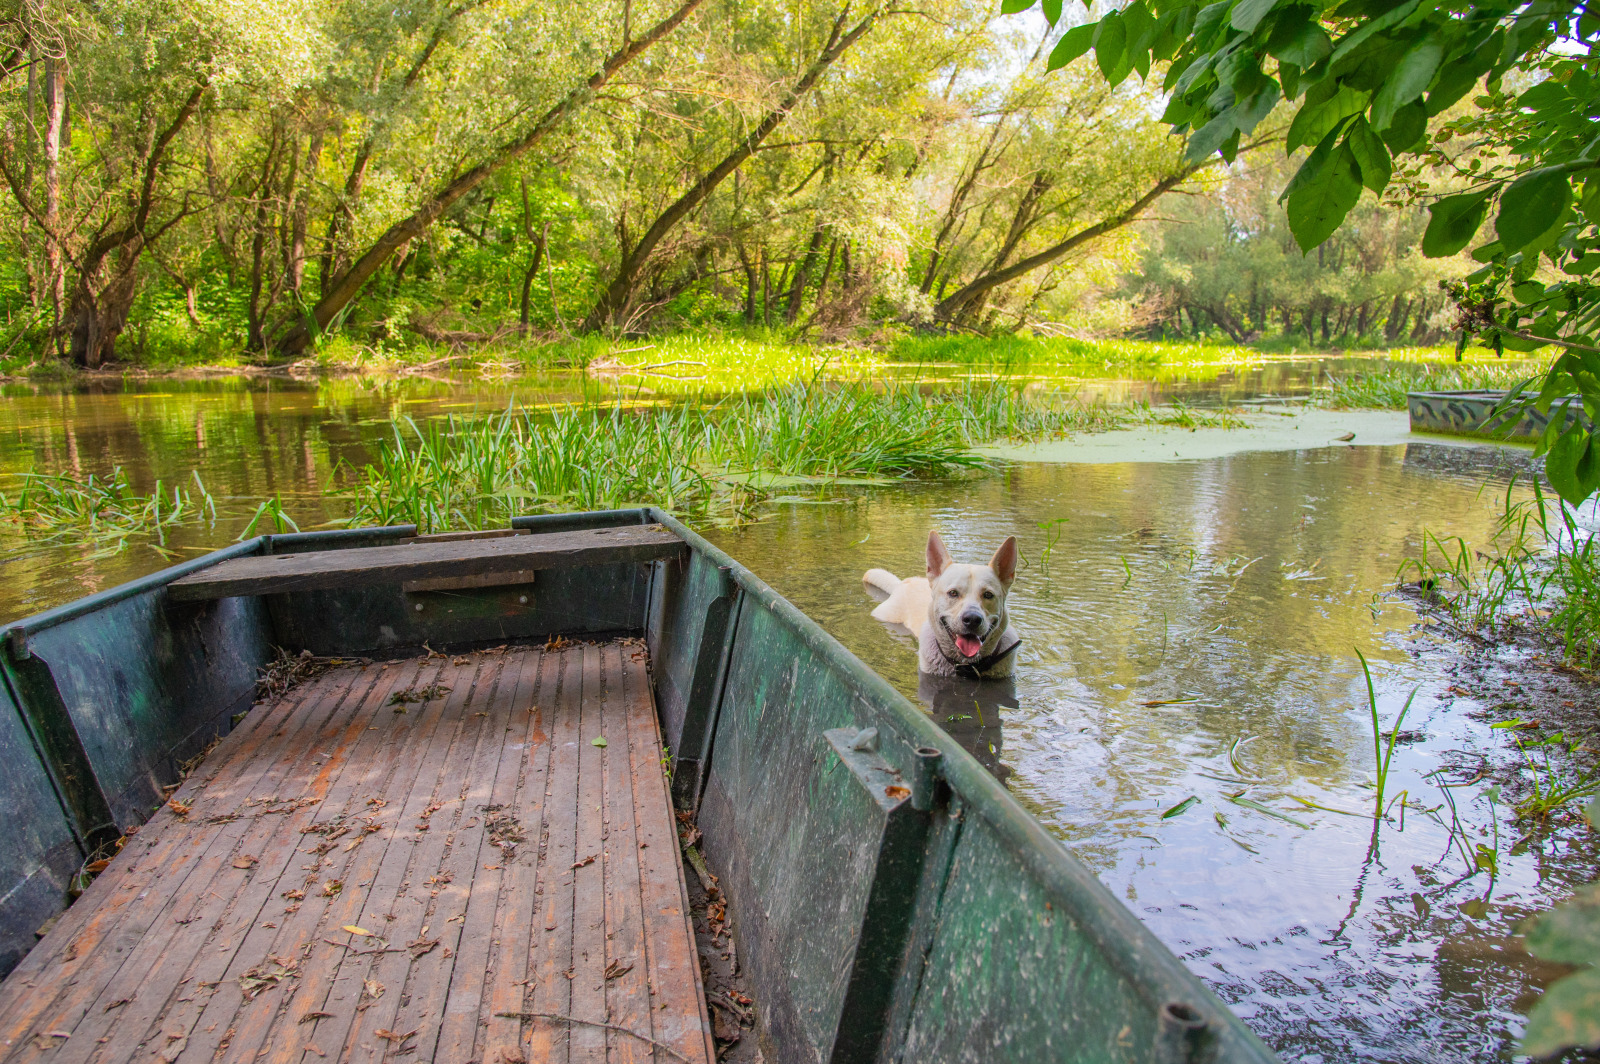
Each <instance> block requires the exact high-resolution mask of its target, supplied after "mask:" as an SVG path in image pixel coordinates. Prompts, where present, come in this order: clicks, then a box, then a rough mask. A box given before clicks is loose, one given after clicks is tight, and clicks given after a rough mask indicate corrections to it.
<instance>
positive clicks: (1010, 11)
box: [1000, 0, 1034, 15]
mask: <svg viewBox="0 0 1600 1064" xmlns="http://www.w3.org/2000/svg"><path fill="white" fill-rule="evenodd" d="M1033 5H1034V0H1000V13H1001V14H1002V15H1015V14H1017V13H1018V12H1020V11H1026V10H1028V8H1030V7H1032V6H1033Z"/></svg>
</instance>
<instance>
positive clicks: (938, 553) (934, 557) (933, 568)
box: [928, 530, 950, 580]
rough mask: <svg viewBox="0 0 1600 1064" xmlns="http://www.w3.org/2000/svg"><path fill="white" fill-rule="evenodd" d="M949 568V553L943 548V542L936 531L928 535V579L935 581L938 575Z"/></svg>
mask: <svg viewBox="0 0 1600 1064" xmlns="http://www.w3.org/2000/svg"><path fill="white" fill-rule="evenodd" d="M948 568H950V552H949V551H947V550H945V548H944V540H942V539H940V538H939V533H938V531H937V530H932V531H929V533H928V579H929V580H937V579H939V574H940V573H943V572H944V571H945V570H946V569H948Z"/></svg>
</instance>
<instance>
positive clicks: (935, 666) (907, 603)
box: [861, 531, 1018, 677]
mask: <svg viewBox="0 0 1600 1064" xmlns="http://www.w3.org/2000/svg"><path fill="white" fill-rule="evenodd" d="M1016 576H1017V541H1016V538H1015V537H1013V536H1007V537H1006V541H1005V542H1004V543H1002V544H1000V549H999V550H997V551H995V552H994V557H992V558H990V559H989V564H988V565H967V564H965V563H962V562H957V561H954V560H952V559H951V557H950V552H949V551H948V550H946V549H945V545H944V540H942V539H940V538H939V533H938V532H936V531H935V532H929V533H928V575H927V576H926V577H921V576H913V577H908V578H906V579H904V580H902V579H900V578H899V577H897V576H895V575H894V574H893V573H891V572H888V571H886V570H883V569H869V570H867V572H866V575H864V576H863V577H862V578H861V582H862V583H863V584H864V585H866V588H867V591H868V593H869V594H872V595H873V596H874V597H876V598H881V599H882V601H881V602H879V603H878V606H877V608H876V609H874V610H873V611H872V616H874V617H876V618H877V619H878V620H880V621H883V622H884V623H886V624H894V625H899V626H901V627H902V628H905V629H906V630H907V631H909V632H913V633H915V634H916V636H917V663H918V665H919V666H920V668H921V669H922V671H923V672H925V673H928V674H930V675H933V676H959V675H962V674H963V672H967V674H969V675H970V670H972V669H973V668H975V667H976V666H978V665H979V663H982V662H986V661H987V662H989V664H988V665H987V666H986V667H983V668H981V669H980V670H979V672H980V674H981V675H982V676H985V677H1001V676H1010V675H1011V669H1012V665H1013V663H1014V662H1015V660H1016V654H1014V653H1010V654H1005V655H1004V656H1001V657H999V658H997V659H996V658H994V655H996V654H998V653H999V652H1000V651H1002V650H1005V649H1007V648H1009V647H1013V646H1015V645H1016V643H1017V642H1018V636H1017V634H1016V632H1015V631H1013V630H1012V628H1011V623H1010V621H1009V620H1008V619H1007V617H1006V593H1007V592H1009V591H1010V590H1011V584H1012V581H1014V580H1015V579H1016Z"/></svg>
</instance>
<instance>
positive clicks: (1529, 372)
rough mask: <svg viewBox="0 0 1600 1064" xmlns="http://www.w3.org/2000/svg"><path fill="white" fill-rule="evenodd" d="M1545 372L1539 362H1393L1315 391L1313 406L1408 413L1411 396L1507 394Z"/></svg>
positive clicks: (1325, 385)
mask: <svg viewBox="0 0 1600 1064" xmlns="http://www.w3.org/2000/svg"><path fill="white" fill-rule="evenodd" d="M1541 372H1543V369H1542V366H1541V364H1540V363H1537V362H1521V361H1518V362H1493V363H1463V364H1460V365H1450V366H1444V367H1439V366H1432V365H1428V364H1426V363H1420V364H1419V363H1410V362H1390V363H1386V364H1383V363H1380V364H1375V365H1374V366H1373V367H1372V368H1371V369H1369V370H1364V371H1362V372H1360V373H1356V374H1352V375H1350V376H1348V377H1341V378H1339V379H1337V380H1334V381H1331V382H1329V383H1327V384H1323V385H1319V386H1317V387H1316V388H1314V389H1313V390H1312V393H1311V400H1310V401H1311V402H1312V403H1313V404H1314V405H1317V406H1326V407H1330V408H1332V409H1335V410H1404V409H1406V394H1407V393H1408V392H1453V391H1476V390H1507V389H1510V388H1513V387H1515V386H1516V385H1518V384H1520V383H1522V382H1524V381H1526V380H1527V379H1528V378H1530V377H1533V376H1535V375H1537V374H1539V373H1541Z"/></svg>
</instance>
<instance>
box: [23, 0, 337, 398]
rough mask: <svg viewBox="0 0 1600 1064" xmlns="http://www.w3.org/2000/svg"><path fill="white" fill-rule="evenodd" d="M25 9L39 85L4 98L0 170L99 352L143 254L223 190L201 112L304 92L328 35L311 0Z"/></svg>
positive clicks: (67, 336) (79, 329) (72, 317)
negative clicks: (213, 174)
mask: <svg viewBox="0 0 1600 1064" xmlns="http://www.w3.org/2000/svg"><path fill="white" fill-rule="evenodd" d="M22 13H23V19H22V20H21V21H22V25H23V33H24V35H25V38H26V39H25V41H23V42H20V43H21V45H22V46H23V48H24V50H25V51H26V52H27V54H28V57H29V61H28V66H29V69H30V70H31V71H32V72H33V82H32V85H33V86H37V87H38V88H40V89H42V91H35V92H26V93H15V92H13V93H8V94H7V95H6V97H5V101H4V103H3V104H0V107H4V108H5V109H6V110H7V112H8V113H6V115H5V120H4V130H5V133H4V140H3V141H0V174H3V176H4V178H5V182H6V185H7V188H8V189H9V191H10V193H11V195H12V197H13V199H14V200H15V202H16V204H17V207H18V208H19V209H20V211H21V213H22V215H23V216H24V217H25V218H26V220H27V222H28V224H29V225H30V226H31V227H34V228H36V229H37V231H38V233H39V236H40V239H41V242H42V244H43V246H44V253H43V256H42V258H43V269H44V272H45V277H44V278H43V281H44V283H43V286H42V287H43V288H44V290H45V291H47V292H48V293H49V299H50V302H51V304H52V307H51V310H52V314H53V316H54V319H55V327H54V329H53V330H52V332H53V334H54V335H55V336H56V337H57V339H58V342H59V341H61V340H63V339H64V340H65V341H66V343H67V345H68V348H69V351H70V354H71V357H72V359H73V361H75V362H77V363H78V364H80V365H84V366H90V367H93V366H98V365H99V364H100V363H102V362H103V361H106V360H107V359H110V358H112V357H114V355H115V353H116V344H117V338H118V336H119V335H120V334H121V333H122V331H123V329H124V328H125V326H126V324H127V320H128V312H129V309H130V308H131V307H132V305H133V299H134V295H135V292H136V290H137V286H138V283H139V278H140V274H141V270H142V269H143V267H144V265H145V260H146V255H147V253H148V252H149V251H150V249H151V248H152V247H153V246H155V245H156V244H158V243H159V242H160V241H162V240H163V238H165V237H166V236H167V235H168V234H169V233H171V232H172V231H173V230H174V229H175V227H177V226H179V225H180V224H182V223H183V222H184V221H185V220H187V219H189V218H191V217H192V216H194V215H195V214H197V213H198V212H200V211H202V210H203V209H204V208H205V207H206V206H207V205H208V203H209V202H210V200H211V193H210V190H209V189H208V188H207V187H206V185H205V183H204V181H203V180H202V179H201V177H200V175H201V174H202V173H203V169H204V168H203V166H201V165H199V159H198V157H199V155H200V154H201V152H200V146H199V144H198V142H197V139H196V137H195V135H194V131H195V125H196V118H197V116H198V115H200V114H201V113H202V112H203V111H205V110H207V109H225V108H230V107H247V108H248V107H254V106H260V105H261V104H262V103H267V104H268V105H270V103H271V101H273V100H278V99H284V98H286V97H288V96H290V95H292V94H293V93H294V92H295V91H296V90H297V89H298V88H299V87H300V86H302V85H304V84H306V82H307V81H308V80H309V79H310V77H311V76H312V75H313V72H314V71H315V70H316V68H317V66H318V63H319V58H320V56H319V53H320V52H321V51H322V50H323V49H324V48H325V46H326V39H325V38H324V37H323V35H322V33H321V31H320V27H319V24H318V20H317V18H316V17H315V14H314V11H313V10H312V8H311V5H310V4H309V3H306V2H303V0H264V2H262V3H258V4H255V5H252V6H251V7H250V8H248V9H246V8H244V7H241V6H239V5H235V4H230V3H225V2H222V0H194V2H184V3H178V2H165V0H156V2H151V0H136V2H135V0H111V2H107V3H101V4H96V5H89V6H84V5H76V4H66V3H61V4H55V5H52V4H38V5H28V6H25V7H23V8H22ZM41 82H42V84H41ZM19 133H20V136H19Z"/></svg>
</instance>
